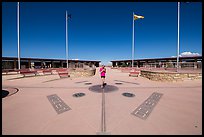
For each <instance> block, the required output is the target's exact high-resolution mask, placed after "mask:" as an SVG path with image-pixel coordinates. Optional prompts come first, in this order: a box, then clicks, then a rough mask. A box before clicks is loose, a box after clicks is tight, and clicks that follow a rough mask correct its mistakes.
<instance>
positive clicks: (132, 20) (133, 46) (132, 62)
mask: <svg viewBox="0 0 204 137" xmlns="http://www.w3.org/2000/svg"><path fill="white" fill-rule="evenodd" d="M133 67H134V12H133V19H132V68H133Z"/></svg>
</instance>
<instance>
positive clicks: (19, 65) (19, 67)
mask: <svg viewBox="0 0 204 137" xmlns="http://www.w3.org/2000/svg"><path fill="white" fill-rule="evenodd" d="M17 33H18V36H17V37H18V69H21V63H20V42H19V37H20V34H19V2H18V4H17Z"/></svg>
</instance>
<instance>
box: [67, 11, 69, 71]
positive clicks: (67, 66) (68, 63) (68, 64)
mask: <svg viewBox="0 0 204 137" xmlns="http://www.w3.org/2000/svg"><path fill="white" fill-rule="evenodd" d="M67 23H68V16H67V11H66V59H67V68H69V63H68V39H67V37H68V33H67V29H68V25H67Z"/></svg>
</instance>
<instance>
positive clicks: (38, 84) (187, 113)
mask: <svg viewBox="0 0 204 137" xmlns="http://www.w3.org/2000/svg"><path fill="white" fill-rule="evenodd" d="M14 77H16V76H15V75H9V76H2V89H3V90H5V89H7V90H14V89H13V88H17V89H18V90H19V91H18V92H17V93H15V94H14V93H13V94H11V95H10V96H7V97H5V98H2V134H3V135H13V134H15V135H18V134H20V135H31V134H33V135H40V134H41V135H52V134H58V135H71V134H73V135H80V134H82V135H87V134H89V135H96V134H98V133H100V132H101V117H102V116H101V115H102V113H101V112H102V105H101V104H102V103H101V102H102V94H101V93H97V92H93V91H90V90H89V87H91V86H94V85H99V84H100V83H101V79H100V77H99V73H98V68H97V73H96V75H95V76H92V77H81V78H64V79H59V76H58V75H47V76H37V77H28V78H19V79H11V78H14ZM9 79H10V80H9ZM118 82H121V83H122V84H121V85H116V84H115V83H118ZM85 83H92V84H91V85H85ZM106 83H107V85H114V86H117V87H118V90H117V91H112V92H108V93H105V124H106V132H107V134H111V135H130V134H136V135H138V134H142V135H148V134H154V135H161V134H163V135H174V134H179V135H183V134H184V135H200V134H202V80H186V81H183V82H173V83H170V82H157V81H150V80H148V79H146V78H143V77H129V76H128V73H121V72H120V71H119V70H111V69H110V68H107V77H106ZM78 92H82V93H85V96H83V97H78V98H76V97H73V94H74V93H78ZM124 92H131V93H133V94H135V96H134V97H125V96H123V95H122V93H124ZM153 92H158V93H162V94H163V95H162V97H161V98H160V100H159V101H158V103H157V105H156V106H155V107H154V108H153V110H152V112H151V113H150V115H149V116H148V117H147V119H145V120H144V119H141V118H139V117H137V116H135V115H132V114H131V113H132V112H133V111H134V110H135V109H136V108H137V107H138V106H140V105H141V104H142V103H143V102H144V101H145V100H146V99H147V98H148V97H149V96H150V95H151V94H152V93H153ZM53 94H55V95H56V96H57V97H59V98H60V99H61V101H62V102H64V103H65V104H66V105H67V106H68V107H69V108H70V109H69V110H67V111H64V112H62V113H57V111H56V110H55V109H54V107H53V104H51V102H50V101H49V100H48V97H47V96H49V95H53ZM57 97H56V98H57ZM56 98H53V100H55V102H54V103H57V102H58V103H59V100H57V99H56ZM62 104H63V103H62ZM62 104H61V105H62ZM59 107H60V106H59Z"/></svg>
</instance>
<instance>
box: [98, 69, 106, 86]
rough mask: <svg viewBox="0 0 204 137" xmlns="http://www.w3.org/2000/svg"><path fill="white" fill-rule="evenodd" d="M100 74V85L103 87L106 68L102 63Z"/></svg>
mask: <svg viewBox="0 0 204 137" xmlns="http://www.w3.org/2000/svg"><path fill="white" fill-rule="evenodd" d="M99 71H100V75H101V79H102V85H101V88H103V86H104V85H105V77H106V68H105V66H104V65H102V67H101V68H100V70H99Z"/></svg>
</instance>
